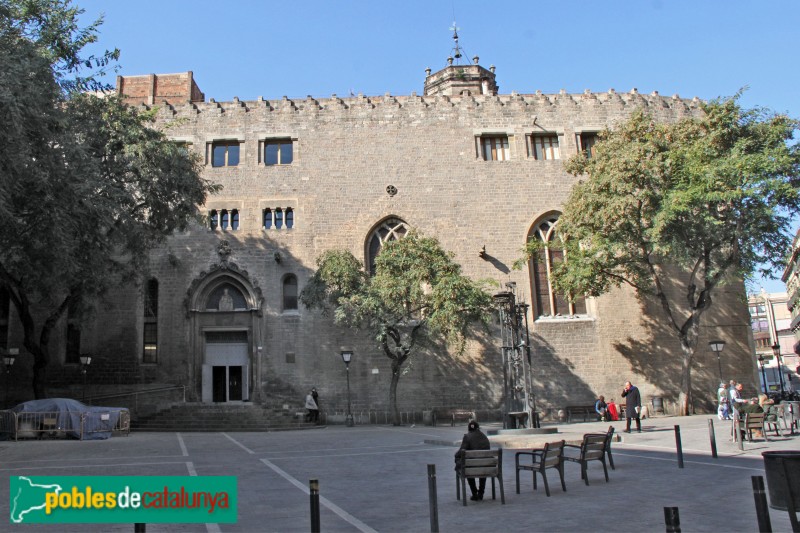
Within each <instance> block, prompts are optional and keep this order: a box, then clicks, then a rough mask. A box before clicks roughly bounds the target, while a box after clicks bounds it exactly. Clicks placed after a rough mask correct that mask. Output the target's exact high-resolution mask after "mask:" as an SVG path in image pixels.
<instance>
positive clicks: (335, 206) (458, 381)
mask: <svg viewBox="0 0 800 533" xmlns="http://www.w3.org/2000/svg"><path fill="white" fill-rule="evenodd" d="M117 85H118V91H119V92H120V93H121V94H122V95H123V97H124V98H125V99H126V101H127V102H128V103H130V104H131V105H134V106H140V107H141V108H142V109H145V108H148V109H149V108H152V107H157V108H158V111H157V124H158V126H159V127H164V128H167V129H166V130H165V131H166V132H167V134H168V136H169V137H170V138H172V139H173V140H174V141H176V142H180V143H183V144H184V145H185V147H186V149H187V150H189V151H191V152H192V153H194V154H196V155H197V156H198V157H199V158H201V160H202V161H203V163H204V165H205V166H204V171H203V177H204V178H205V179H207V180H209V181H211V182H215V183H219V184H221V185H222V186H223V187H224V188H223V190H222V191H221V192H220V193H218V194H216V195H214V196H211V197H209V199H208V201H207V203H206V205H205V206H201V207H200V211H201V214H203V215H205V217H206V219H205V221H204V222H203V223H200V222H198V223H197V224H196V225H195V226H193V227H192V228H191V229H189V230H188V231H185V232H183V233H180V234H176V235H174V236H173V237H171V238H170V239H169V240H168V242H167V243H166V244H165V245H164V246H163V247H161V248H160V249H158V250H156V251H155V252H154V253H153V254H152V257H151V262H150V269H149V272H147V273H146V275H145V277H144V279H143V280H142V283H141V285H140V286H136V287H127V288H120V289H119V290H118V291H116V292H115V294H113V295H110V296H109V297H108V298H107V299H105V300H104V301H103V302H99V303H98V311H97V313H96V314H95V315H94V316H92V317H90V318H89V319H87V320H85V321H84V322H82V323H81V324H80V339H79V340H80V351H82V352H87V353H92V354H93V355H94V356H95V358H94V361H93V363H92V367H91V369H90V370H89V372H88V376H87V380H88V383H89V385H88V386H89V388H90V391H91V393H99V392H110V391H111V390H116V391H119V390H135V389H138V388H148V387H155V386H159V385H185V386H186V391H187V392H186V394H187V399H188V400H191V401H197V402H208V403H220V402H240V401H241V402H248V401H252V402H263V401H266V400H267V399H269V398H270V396H271V394H273V393H274V392H275V391H278V390H280V391H283V392H284V393H286V392H287V391H289V392H290V394H291V393H293V394H296V397H297V405H301V402H302V397H303V396H304V394H305V391H307V390H308V389H310V388H311V387H312V386H314V387H316V388H317V389H318V390H319V392H320V397H321V402H322V406H323V409H331V410H332V409H337V408H338V409H342V408H344V406H345V401H346V400H345V394H346V382H345V377H346V374H345V366H344V364H343V362H342V359H341V357H340V350H341V349H342V347H347V348H348V349H352V351H353V353H354V355H353V360H352V361H353V362H352V363H351V365H350V382H351V390H352V399H353V402H352V403H353V410H354V412H363V411H366V410H370V409H377V410H380V409H386V408H387V405H388V390H389V380H390V367H389V360H388V359H387V358H386V357H385V356H384V355H383V354H382V352H381V351H380V349H379V347H378V346H377V344H376V343H375V342H374V341H373V340H372V339H370V338H369V337H368V336H366V335H364V334H363V333H359V332H357V331H353V330H349V329H346V328H342V327H338V326H335V325H334V324H333V322H332V319H331V318H330V317H329V316H325V315H323V314H321V313H319V312H318V311H309V310H308V309H305V308H304V307H303V305H302V303H299V302H298V294H299V292H300V291H302V289H303V287H304V286H305V284H306V282H307V281H308V279H309V277H310V276H311V275H312V273H313V271H314V269H315V260H316V258H317V257H318V256H319V255H320V254H321V253H322V252H324V251H325V250H329V249H333V248H343V249H347V250H350V251H351V252H352V253H353V254H354V255H355V256H356V257H359V258H361V259H362V260H363V261H364V262H365V264H366V265H369V264H370V259H371V257H374V255H375V254H376V253H377V252H378V251H379V250H380V246H381V243H382V242H384V241H385V240H387V239H392V238H401V237H402V235H403V234H404V233H405V232H406V231H407V230H408V229H410V228H418V229H419V230H420V231H421V232H423V233H424V234H425V235H429V236H434V237H436V238H437V239H438V240H439V241H440V243H441V244H442V246H443V247H444V248H445V249H446V250H449V251H451V252H453V253H454V255H455V260H456V261H457V262H458V263H460V264H461V265H462V266H463V269H464V273H465V274H467V275H469V276H470V277H472V278H475V279H482V278H488V279H492V280H495V281H497V282H498V283H499V286H501V287H502V286H504V285H505V284H506V283H509V282H512V283H514V284H516V294H517V298H518V299H520V300H523V301H525V302H527V303H530V308H529V312H528V313H529V314H528V317H527V318H528V323H529V325H530V336H531V346H532V348H533V350H532V374H533V376H532V378H533V391H534V393H535V394H536V399H537V402H538V407H539V409H540V410H542V411H544V412H545V415H549V416H554V414H555V413H556V411H557V410H558V409H561V408H563V407H564V406H567V405H581V404H587V403H590V402H591V401H592V400H593V399H594V398H595V397H596V396H597V395H600V394H603V395H605V397H606V398H607V399H608V398H612V397H613V398H619V392H620V391H621V387H622V384H623V383H624V381H625V380H631V381H632V382H634V384H637V385H639V386H640V388H641V389H642V392H643V397H644V399H645V400H647V399H649V398H650V397H662V398H664V400H665V403H666V405H667V406H668V409H669V406H670V405H671V403H670V402H674V401H675V400H676V399H677V392H678V387H679V371H678V366H677V365H678V355H679V353H680V347H679V345H678V343H677V341H676V340H675V339H674V337H673V336H671V334H670V333H669V331H667V329H666V328H665V327H664V325H663V320H662V318H661V316H660V315H659V311H658V309H657V308H656V307H655V306H653V305H652V304H649V303H647V302H645V301H641V300H640V299H638V298H637V297H636V295H635V294H634V293H633V292H632V291H630V290H628V289H624V288H623V289H619V290H615V291H613V292H612V293H610V294H607V295H604V296H602V297H600V298H587V299H583V298H581V299H578V300H576V301H572V302H570V301H566V300H564V299H563V298H561V297H559V296H558V295H555V294H553V293H552V290H551V289H550V285H549V278H548V268H549V266H550V264H551V263H552V262H554V261H560V260H563V258H562V257H561V255H560V251H559V250H558V246H557V244H556V242H557V241H555V240H553V229H554V228H555V227H556V225H557V222H558V216H559V212H560V210H561V208H562V204H563V202H564V201H565V199H566V198H567V195H568V193H569V191H570V188H571V187H572V185H573V184H574V183H576V181H577V180H578V179H579V178H576V177H574V176H571V175H569V174H567V173H566V172H565V171H564V168H563V163H564V161H565V160H566V159H568V158H569V157H571V156H573V155H574V154H577V153H579V151H581V150H585V151H588V152H589V153H590V154H591V150H592V145H593V142H594V140H595V138H596V135H597V133H598V132H599V131H601V130H603V129H604V128H606V127H609V126H613V125H614V124H615V123H616V122H618V121H620V120H624V119H625V118H626V117H628V116H629V115H630V114H631V113H632V112H633V110H635V109H637V108H644V109H646V110H647V111H648V112H649V113H651V114H652V115H653V117H654V118H655V119H656V120H659V121H675V120H678V119H680V118H682V117H687V116H696V115H697V114H698V113H699V112H700V111H699V101H698V100H697V99H694V100H687V99H682V98H679V97H678V96H671V97H664V96H660V95H658V94H657V93H653V94H639V93H638V92H636V91H635V90H634V91H631V92H626V93H617V92H614V91H613V90H611V91H609V92H605V93H591V92H588V91H587V92H585V93H581V94H567V93H565V92H563V91H562V92H561V93H559V94H542V93H541V92H536V93H531V94H517V93H511V94H500V93H499V90H498V85H497V80H496V75H495V69H494V67H491V68H489V69H486V68H483V67H482V66H480V65H479V62H478V58H475V59H474V60H473V62H472V63H471V64H467V65H457V64H452V63H451V64H448V65H447V66H446V67H445V68H444V69H442V70H440V71H438V72H435V73H432V72H430V70H429V71H427V72H426V78H425V80H424V86H423V91H422V94H415V93H412V94H411V95H405V96H394V95H390V94H385V95H383V96H364V95H358V96H351V97H344V98H343V97H338V96H336V95H332V96H331V97H330V98H325V99H315V98H312V97H308V98H306V99H300V100H294V99H289V98H286V97H284V98H282V99H279V100H265V99H262V98H259V99H257V100H255V101H242V100H239V99H236V98H234V99H233V101H229V102H216V101H214V100H213V99H210V100H206V99H205V96H204V95H203V94H202V92H201V91H200V89H199V88H198V85H197V84H196V83H195V81H194V79H193V75H192V73H191V72H189V73H183V74H169V75H150V76H131V77H120V78H118V83H117ZM532 238H533V239H543V240H545V241H546V242H549V243H550V245H551V249H550V250H549V253H548V254H546V256H542V257H541V258H540V260H539V261H537V262H532V263H530V264H529V265H528V266H527V267H526V268H523V269H521V270H514V269H513V268H512V264H513V263H514V262H515V261H516V260H517V259H518V258H519V257H520V256H521V249H522V247H523V245H524V244H525V242H526V240H528V239H532ZM723 291H727V292H723V293H722V294H720V296H719V297H718V298H716V299H715V305H714V309H713V310H711V311H710V312H708V313H707V314H706V315H705V316H704V320H703V328H702V329H703V335H702V338H701V340H700V345H699V348H698V350H697V358H696V363H695V371H694V384H695V386H694V391H695V395H696V400H697V402H696V403H697V404H698V405H700V406H706V407H710V405H711V403H710V402H711V398H713V394H714V391H715V390H716V385H717V381H718V376H717V364H718V361H717V358H716V356H714V355H713V354H712V353H711V352H710V350H707V349H706V347H707V346H708V344H707V341H708V340H710V339H712V338H721V339H723V340H725V341H726V342H727V345H726V348H725V353H724V355H723V362H722V364H723V368H724V371H725V376H726V379H727V378H734V379H737V380H741V381H744V382H746V383H751V382H753V370H752V359H751V357H750V343H751V342H752V341H751V340H750V337H749V335H750V333H749V331H750V330H749V320H748V317H747V308H746V306H744V305H742V304H741V301H742V298H743V294H744V287H743V286H742V284H731V285H729V286H727V287H726V288H724V289H723ZM12 319H13V317H12ZM6 322H7V325H6V327H7V328H8V319H7V321H6ZM67 325H68V324H67V320H65V324H64V328H63V332H62V335H61V337H60V338H59V336H58V335H56V336H54V339H53V345H52V351H53V353H55V354H57V355H56V357H55V359H57V361H54V364H53V368H51V370H50V376H51V381H52V382H53V387H54V388H55V389H58V388H59V387H61V389H62V390H69V388H70V386H71V385H70V384H74V383H79V379H80V378H79V377H78V376H79V374H78V372H79V368H78V367H77V366H76V365H75V364H74V359H73V361H70V360H69V357H68V353H67V351H68V348H67V344H68V343H67V341H68V338H67V337H68V332H67ZM73 329H74V327H73ZM13 334H14V328H13V327H12V328H11V335H12V337H13ZM10 342H13V341H10ZM73 343H74V339H73ZM500 359H501V356H500V339H499V334H498V332H496V331H488V332H483V331H476V334H475V335H474V337H473V338H471V339H470V341H469V344H468V348H467V350H466V352H465V353H464V354H463V355H458V354H455V353H452V351H451V350H449V349H448V348H447V347H446V346H440V345H437V346H429V347H426V348H425V349H424V350H423V351H421V352H420V353H418V354H417V355H416V356H415V358H414V359H413V362H412V364H411V365H410V367H409V368H408V370H407V372H406V374H405V375H404V376H403V377H402V378H401V380H400V385H399V391H398V398H399V407H400V410H401V411H411V410H427V409H448V408H459V409H476V410H493V409H494V410H496V409H499V408H500V405H501V404H502V395H503V391H502V379H503V378H502V365H501V363H500ZM59 369H60V370H59ZM15 371H20V372H24V369H15Z"/></svg>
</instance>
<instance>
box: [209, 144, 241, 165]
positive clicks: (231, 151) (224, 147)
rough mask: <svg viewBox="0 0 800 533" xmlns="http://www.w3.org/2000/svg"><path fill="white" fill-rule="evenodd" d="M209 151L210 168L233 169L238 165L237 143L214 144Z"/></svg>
mask: <svg viewBox="0 0 800 533" xmlns="http://www.w3.org/2000/svg"><path fill="white" fill-rule="evenodd" d="M211 149H212V160H211V166H214V167H235V166H237V165H238V164H239V141H225V142H215V143H213V144H212V146H211Z"/></svg>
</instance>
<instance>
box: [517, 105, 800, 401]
mask: <svg viewBox="0 0 800 533" xmlns="http://www.w3.org/2000/svg"><path fill="white" fill-rule="evenodd" d="M738 98H739V95H736V96H734V97H733V98H730V99H725V100H717V101H713V102H711V103H708V104H705V105H703V109H702V110H703V115H702V116H700V117H693V118H686V119H684V120H680V121H678V122H676V123H669V124H664V123H656V122H655V121H654V120H653V118H652V117H650V116H649V115H647V114H646V113H644V112H641V111H639V112H635V113H634V114H633V115H632V116H631V118H630V119H629V120H628V121H627V122H625V123H622V124H620V125H619V126H618V127H616V128H615V129H614V130H610V131H605V132H604V133H603V134H602V135H601V137H600V140H599V141H598V143H597V144H596V145H595V153H594V155H593V157H592V158H587V157H585V156H584V155H579V156H577V157H574V158H572V159H571V160H570V161H568V162H567V164H566V166H565V167H566V169H567V171H568V172H570V173H572V174H574V175H581V176H585V178H584V179H583V180H582V181H581V182H580V183H578V184H577V185H576V186H575V187H574V188H573V190H572V191H571V194H570V196H569V198H568V200H567V202H566V205H565V207H564V213H563V215H562V217H561V218H560V220H559V223H558V231H559V236H560V237H561V238H562V239H563V240H564V245H565V255H566V258H567V260H566V261H565V262H563V263H561V264H559V265H558V267H557V268H556V269H554V272H553V277H554V286H555V290H556V291H558V292H560V293H563V294H588V295H591V296H597V295H600V294H603V293H605V292H607V291H608V290H609V289H611V288H612V287H615V286H618V285H620V284H622V283H626V284H629V285H630V286H632V287H634V288H635V289H636V290H637V291H638V292H639V293H640V294H642V295H652V296H654V297H655V298H656V299H657V301H658V302H659V303H660V306H661V308H662V309H663V311H664V313H665V315H666V318H667V320H668V324H669V325H670V327H671V328H672V329H673V331H674V332H675V334H676V336H677V337H678V338H679V339H680V341H681V346H682V348H683V354H684V363H683V365H684V366H683V378H682V387H683V392H682V395H683V403H682V407H683V410H684V412H685V411H686V410H687V409H688V404H687V402H688V398H689V397H690V391H691V388H690V370H691V364H692V359H693V354H694V350H695V347H696V345H697V340H698V335H699V329H698V328H699V320H700V316H701V315H702V313H703V312H704V311H706V310H707V309H708V308H709V307H710V306H711V304H712V294H713V292H714V290H715V288H716V287H717V286H719V285H720V284H721V283H724V282H725V281H726V280H730V279H742V278H746V277H747V276H749V275H751V273H752V272H753V271H754V270H756V269H758V268H761V269H762V270H763V271H764V272H772V271H775V270H778V271H780V270H782V269H783V267H784V261H785V257H786V254H787V253H788V252H789V251H790V249H791V240H792V238H793V235H791V234H790V227H791V225H790V221H791V218H792V217H793V216H796V215H797V214H798V211H800V194H799V193H798V185H800V172H799V171H800V151H798V146H797V145H796V144H793V143H792V139H793V133H794V131H795V130H796V129H797V127H798V122H797V121H796V120H793V119H790V118H788V117H786V116H784V115H779V114H773V113H770V112H768V111H765V110H763V109H749V110H748V109H742V108H741V107H740V106H739V104H738ZM538 246H539V244H538V243H531V244H530V245H529V246H528V247H527V248H526V250H525V254H526V256H527V257H530V256H531V255H532V254H534V253H536V251H537V247H538ZM663 264H670V265H673V266H677V267H680V268H681V269H682V271H683V272H684V273H685V276H683V277H682V278H680V281H679V285H680V287H679V288H682V289H683V294H680V292H679V293H678V295H677V296H676V293H674V292H670V291H667V290H665V287H666V285H667V283H668V281H667V275H666V272H665V270H664V268H663ZM759 265H765V266H763V267H760V266H759ZM672 283H674V281H672Z"/></svg>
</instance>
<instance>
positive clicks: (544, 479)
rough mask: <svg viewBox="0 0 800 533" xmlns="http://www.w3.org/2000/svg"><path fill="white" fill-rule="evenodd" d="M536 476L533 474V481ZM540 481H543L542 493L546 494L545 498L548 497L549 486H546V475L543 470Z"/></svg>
mask: <svg viewBox="0 0 800 533" xmlns="http://www.w3.org/2000/svg"><path fill="white" fill-rule="evenodd" d="M535 477H536V474H534V479H535ZM542 481H544V493H545V494H547V497H548V498H549V497H550V486H549V485H548V484H547V473H546V471H545V470H542Z"/></svg>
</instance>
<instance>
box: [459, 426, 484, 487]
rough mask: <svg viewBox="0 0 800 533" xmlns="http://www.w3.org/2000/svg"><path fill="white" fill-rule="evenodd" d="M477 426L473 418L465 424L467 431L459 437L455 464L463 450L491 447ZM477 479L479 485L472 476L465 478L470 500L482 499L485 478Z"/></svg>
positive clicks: (460, 458)
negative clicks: (459, 443) (470, 492)
mask: <svg viewBox="0 0 800 533" xmlns="http://www.w3.org/2000/svg"><path fill="white" fill-rule="evenodd" d="M478 428H480V426H479V425H478V423H477V422H476V421H474V420H472V421H471V422H470V423H469V425H468V426H467V429H468V432H467V433H465V434H464V438H463V439H461V447H460V448H459V449H458V451H457V452H456V465H457V464H458V463H459V461H461V460H462V458H463V457H464V450H489V449H491V447H492V445H491V443H490V442H489V437H487V436H486V435H484V433H483V432H482V431H481V430H480V429H478ZM478 481H479V483H478V485H479V486H478V487H476V486H475V480H474V479H473V478H468V479H467V483H469V490H470V491H472V497H471V498H470V500H472V501H476V500H482V499H483V491H484V490H485V489H486V478H485V477H482V478H478ZM464 497H465V498H466V497H467V495H466V494H465V495H464Z"/></svg>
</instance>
